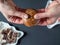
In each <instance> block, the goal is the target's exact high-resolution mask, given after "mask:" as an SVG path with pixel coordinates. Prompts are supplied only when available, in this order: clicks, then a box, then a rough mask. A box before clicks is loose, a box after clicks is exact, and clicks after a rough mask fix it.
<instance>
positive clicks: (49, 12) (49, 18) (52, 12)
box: [34, 1, 60, 26]
mask: <svg viewBox="0 0 60 45" xmlns="http://www.w3.org/2000/svg"><path fill="white" fill-rule="evenodd" d="M41 11H42V13H41ZM34 17H35V19H38V20H39V23H38V25H41V26H46V25H50V24H52V23H54V22H55V21H56V20H57V19H58V18H59V17H60V4H59V3H57V1H53V2H52V3H51V4H50V5H49V6H48V8H46V9H43V10H40V13H37V14H36V15H35V16H34Z"/></svg>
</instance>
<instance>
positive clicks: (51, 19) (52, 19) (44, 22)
mask: <svg viewBox="0 0 60 45" xmlns="http://www.w3.org/2000/svg"><path fill="white" fill-rule="evenodd" d="M56 20H57V17H52V18H48V19H46V20H43V21H42V20H40V21H39V24H38V25H41V26H47V25H50V24H53V23H54V22H56Z"/></svg>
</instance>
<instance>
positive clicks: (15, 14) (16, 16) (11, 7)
mask: <svg viewBox="0 0 60 45" xmlns="http://www.w3.org/2000/svg"><path fill="white" fill-rule="evenodd" d="M23 10H24V9H20V8H18V7H17V6H16V5H15V4H14V3H13V1H12V0H0V12H1V13H2V14H3V15H4V17H5V18H6V19H7V20H8V21H9V22H12V23H16V24H23V20H22V18H27V14H25V13H23V12H22V11H23Z"/></svg>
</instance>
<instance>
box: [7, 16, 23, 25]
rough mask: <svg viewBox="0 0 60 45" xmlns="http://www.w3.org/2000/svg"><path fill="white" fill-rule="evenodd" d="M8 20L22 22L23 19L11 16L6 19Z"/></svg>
mask: <svg viewBox="0 0 60 45" xmlns="http://www.w3.org/2000/svg"><path fill="white" fill-rule="evenodd" d="M8 21H9V22H12V23H16V24H23V21H22V19H21V18H19V17H15V16H11V17H10V18H9V19H8Z"/></svg>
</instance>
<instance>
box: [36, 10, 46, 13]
mask: <svg viewBox="0 0 60 45" xmlns="http://www.w3.org/2000/svg"><path fill="white" fill-rule="evenodd" d="M37 11H38V13H43V12H45V9H38V10H37Z"/></svg>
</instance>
